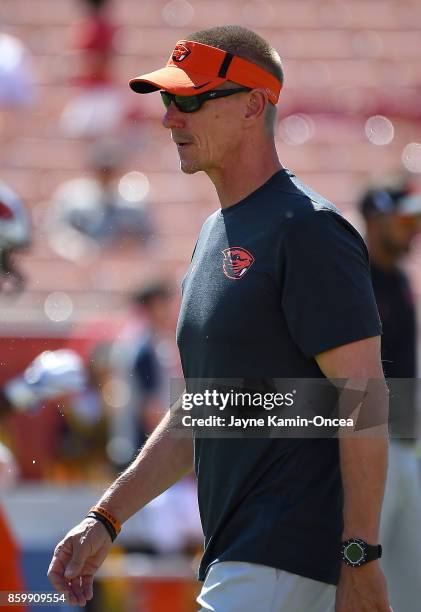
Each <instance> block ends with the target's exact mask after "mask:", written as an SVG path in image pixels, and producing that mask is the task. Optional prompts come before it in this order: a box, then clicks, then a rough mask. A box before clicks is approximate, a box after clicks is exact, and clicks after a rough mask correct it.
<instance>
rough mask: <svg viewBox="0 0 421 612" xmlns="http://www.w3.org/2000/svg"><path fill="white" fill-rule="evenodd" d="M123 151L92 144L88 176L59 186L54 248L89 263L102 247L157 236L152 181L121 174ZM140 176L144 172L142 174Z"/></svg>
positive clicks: (110, 144)
mask: <svg viewBox="0 0 421 612" xmlns="http://www.w3.org/2000/svg"><path fill="white" fill-rule="evenodd" d="M123 163H124V153H123V150H122V148H121V146H120V145H119V144H118V143H116V141H115V140H113V139H111V140H105V141H100V142H97V143H96V144H94V145H93V146H92V149H91V155H90V158H89V161H88V174H84V175H83V176H81V177H79V178H75V179H71V180H69V181H65V182H64V183H62V184H61V185H59V186H58V187H57V189H56V191H55V192H54V194H53V196H52V200H51V203H50V207H49V210H48V211H47V215H46V226H47V231H48V235H49V241H50V245H51V247H52V248H53V249H54V250H55V251H56V252H57V253H58V254H59V255H61V256H62V257H64V258H66V259H71V260H73V261H85V260H86V259H89V258H95V257H96V256H98V255H99V254H100V252H101V250H102V249H106V248H112V249H123V248H125V247H129V248H130V247H138V246H140V247H142V246H144V245H145V244H146V242H147V240H148V238H150V237H151V235H152V232H153V223H152V219H151V213H150V210H149V204H148V200H147V195H148V190H149V188H148V182H147V179H146V177H143V175H141V177H140V179H139V181H142V177H143V182H142V184H140V183H139V184H137V183H136V180H135V179H133V180H132V181H130V180H129V178H126V177H125V176H122V166H123ZM139 175H140V173H139Z"/></svg>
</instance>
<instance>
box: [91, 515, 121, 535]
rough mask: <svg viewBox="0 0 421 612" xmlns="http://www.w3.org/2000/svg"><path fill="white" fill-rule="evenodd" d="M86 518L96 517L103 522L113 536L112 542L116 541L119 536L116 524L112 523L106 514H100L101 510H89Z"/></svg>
mask: <svg viewBox="0 0 421 612" xmlns="http://www.w3.org/2000/svg"><path fill="white" fill-rule="evenodd" d="M86 518H94V519H96V520H97V521H99V522H100V523H102V524H103V525H104V527H105V529H106V530H107V531H108V534H109V536H110V538H111V542H114V540H115V539H116V537H117V532H116V530H115V529H114V526H113V525H112V524H111V523H110V521H109V520H107V519H106V518H105V516H102V514H99V512H89V514H87V515H86Z"/></svg>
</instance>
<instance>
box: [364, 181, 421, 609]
mask: <svg viewBox="0 0 421 612" xmlns="http://www.w3.org/2000/svg"><path fill="white" fill-rule="evenodd" d="M359 208H360V211H361V214H362V216H363V217H364V219H365V221H366V240H367V245H368V249H369V252H370V261H371V275H372V281H373V288H374V293H375V296H376V300H377V305H378V308H379V312H380V318H381V320H382V325H383V336H382V346H381V352H382V361H383V367H384V372H385V376H386V378H388V379H391V380H390V387H391V395H390V423H391V434H392V440H391V444H390V455H389V473H388V480H387V485H386V492H385V499H384V503H383V510H382V523H381V533H382V537H381V539H382V541H383V542H384V548H385V554H384V558H383V566H384V568H385V574H386V576H387V578H388V584H389V589H390V597H391V603H392V606H394V607H395V610H397V611H400V610H402V611H404V612H417V610H418V609H419V602H420V601H421V486H420V482H419V479H418V474H417V458H416V454H415V449H416V438H417V434H418V435H419V427H420V425H421V424H420V423H419V422H417V417H418V415H417V398H419V396H418V394H417V384H416V383H417V359H416V356H417V321H416V304H415V296H414V295H413V292H412V290H411V285H410V281H409V278H408V276H407V274H406V273H405V270H404V268H403V267H402V263H404V260H405V258H406V257H407V256H408V255H409V254H410V252H411V249H412V247H413V245H414V242H415V238H416V236H417V235H419V234H420V232H421V184H420V183H419V182H418V183H417V182H416V181H415V179H411V178H410V177H405V178H401V179H399V180H398V179H397V180H395V181H389V182H385V183H384V184H378V185H376V186H374V187H372V188H370V189H368V190H367V191H366V193H365V194H364V195H363V196H362V198H361V200H360V203H359ZM396 379H406V380H405V381H402V382H401V383H399V381H398V380H396ZM394 434H395V435H394Z"/></svg>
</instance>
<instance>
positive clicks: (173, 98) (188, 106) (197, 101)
mask: <svg viewBox="0 0 421 612" xmlns="http://www.w3.org/2000/svg"><path fill="white" fill-rule="evenodd" d="M242 91H251V89H250V88H249V87H238V88H237V89H212V90H211V91H205V92H204V93H201V94H196V95H195V96H177V95H176V94H171V93H168V91H161V92H160V94H161V97H162V101H163V103H164V106H165V108H168V107H169V105H170V104H171V102H174V104H175V106H176V107H177V108H178V110H179V111H181V112H182V113H194V112H195V111H198V110H199V109H200V108H201V107H202V104H203V102H206V100H215V99H216V98H225V96H232V95H233V94H236V93H240V92H242Z"/></svg>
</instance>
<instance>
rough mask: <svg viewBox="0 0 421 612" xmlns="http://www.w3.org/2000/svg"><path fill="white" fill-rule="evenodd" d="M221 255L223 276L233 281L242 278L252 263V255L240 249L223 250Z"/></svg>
mask: <svg viewBox="0 0 421 612" xmlns="http://www.w3.org/2000/svg"><path fill="white" fill-rule="evenodd" d="M222 254H223V256H224V259H223V261H222V269H223V270H224V274H225V276H227V277H228V278H232V279H234V280H237V279H239V278H243V276H244V275H245V274H246V273H247V271H248V270H249V269H250V267H251V266H252V264H253V263H254V257H253V255H252V254H251V253H249V252H248V251H246V249H242V248H241V247H232V248H230V249H224V250H223V251H222Z"/></svg>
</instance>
